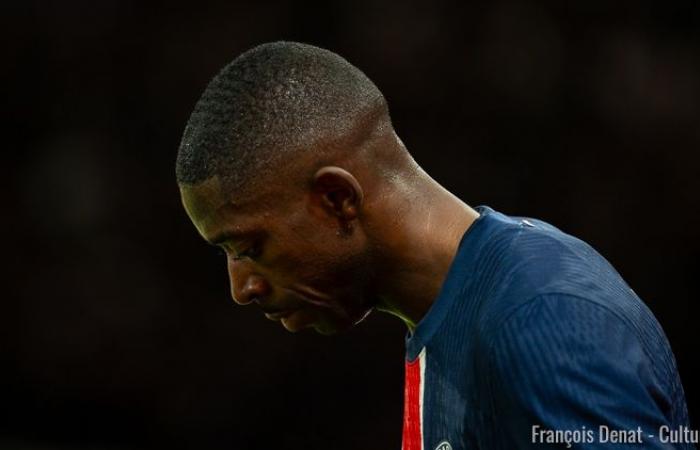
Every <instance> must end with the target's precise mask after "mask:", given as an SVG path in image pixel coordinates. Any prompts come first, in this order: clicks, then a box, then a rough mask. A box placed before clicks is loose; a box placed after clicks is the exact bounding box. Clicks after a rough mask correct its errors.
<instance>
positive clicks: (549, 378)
mask: <svg viewBox="0 0 700 450" xmlns="http://www.w3.org/2000/svg"><path fill="white" fill-rule="evenodd" d="M488 342H489V344H488V346H487V350H486V351H487V354H488V356H487V358H486V360H487V365H488V367H487V368H486V372H487V376H488V379H487V381H486V382H485V385H486V386H488V391H489V393H488V397H489V398H490V402H488V404H489V408H490V409H491V411H489V412H488V413H490V415H491V416H492V417H493V418H494V419H495V423H496V427H497V429H496V430H494V433H491V439H492V440H493V442H492V443H488V444H491V445H489V446H488V448H509V449H525V448H527V449H531V448H542V449H545V448H546V449H552V448H576V449H594V448H620V449H623V448H624V449H630V448H645V449H661V448H663V449H669V448H685V447H683V446H679V447H674V446H673V445H671V444H668V443H662V442H661V441H660V439H659V429H660V427H661V426H663V425H667V426H670V425H671V424H670V423H669V421H668V420H667V417H666V416H665V414H664V410H665V409H667V406H668V403H669V402H670V400H669V398H670V397H669V395H667V393H666V392H665V386H664V385H663V384H662V383H659V382H658V381H657V377H656V376H655V374H654V371H653V363H654V361H653V355H648V354H646V353H645V351H644V347H643V345H642V344H641V342H640V339H639V338H638V336H637V334H636V333H635V332H634V331H633V328H632V327H630V326H629V324H628V323H626V322H625V319H623V318H621V317H619V316H618V315H616V314H615V313H613V312H612V311H610V310H609V309H608V308H606V307H604V306H601V305H599V304H597V303H594V302H591V301H589V300H586V299H584V298H579V297H575V296H567V295H544V296H539V297H537V298H535V299H533V300H531V301H529V302H527V303H525V304H524V305H522V306H520V307H519V308H518V309H516V310H515V311H514V312H513V313H512V314H510V316H508V317H507V319H506V320H505V321H503V323H502V325H501V326H499V327H498V328H497V329H496V330H495V332H494V333H493V334H492V337H491V339H490V340H489V341H488ZM613 435H614V436H613ZM650 435H653V437H650ZM620 439H622V440H624V441H625V442H621V441H620ZM638 439H641V443H639V442H637V440H638Z"/></svg>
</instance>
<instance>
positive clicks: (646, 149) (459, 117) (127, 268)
mask: <svg viewBox="0 0 700 450" xmlns="http://www.w3.org/2000/svg"><path fill="white" fill-rule="evenodd" d="M1 8H2V10H3V12H2V19H1V20H2V21H3V24H2V29H3V31H4V33H5V34H6V37H5V38H4V39H3V43H2V45H3V47H4V48H5V51H4V55H3V56H4V57H3V61H2V65H3V69H2V71H1V72H2V73H1V75H0V77H2V85H3V91H4V96H5V100H4V104H5V107H6V108H5V109H6V111H5V113H4V114H3V116H4V117H3V125H4V127H5V131H4V133H3V135H4V136H5V138H4V141H3V150H4V153H3V154H4V155H5V156H4V159H3V163H2V166H3V167H5V169H4V170H5V173H6V179H7V180H9V181H8V184H7V185H6V189H7V190H9V195H4V196H3V197H2V198H4V199H5V200H4V201H3V202H4V207H3V220H2V221H1V222H0V223H1V225H0V226H1V227H2V228H1V231H2V235H3V237H4V239H3V240H4V248H5V249H6V250H5V255H6V256H5V261H6V264H5V269H4V271H3V276H4V277H6V280H5V281H4V282H3V288H4V289H3V291H4V292H5V293H4V294H3V296H2V298H3V301H2V304H1V305H0V306H1V309H0V311H1V312H0V330H1V331H0V333H1V334H0V337H1V339H0V349H1V350H2V360H3V366H4V367H3V370H2V371H1V372H0V386H2V392H1V394H2V397H1V398H2V408H0V448H2V449H13V450H30V449H31V450H48V449H51V450H54V449H56V450H58V449H92V450H103V449H110V450H112V449H114V450H122V449H160V448H169V449H201V450H219V449H302V448H303V449H336V450H344V449H348V450H349V449H391V448H393V449H398V448H399V446H400V434H401V426H402V409H403V406H402V399H403V354H404V353H403V352H404V347H403V339H404V333H405V329H404V327H403V325H402V324H401V323H400V322H399V321H398V320H397V319H394V318H391V317H389V316H382V315H381V314H374V315H373V316H371V317H370V318H369V319H368V320H367V321H366V322H365V323H363V324H362V325H361V326H359V327H357V328H356V329H355V330H353V331H352V332H351V333H349V334H346V335H342V336H337V337H331V338H328V337H322V336H317V335H314V334H313V333H301V334H296V335H290V334H288V333H287V332H286V331H284V330H283V328H282V327H281V326H280V325H279V324H277V323H273V322H270V321H268V320H266V319H265V318H264V317H263V316H262V314H261V313H260V312H259V311H257V310H255V309H254V308H240V307H233V306H232V302H231V301H230V299H229V298H228V286H227V278H226V273H225V267H224V261H223V259H222V257H219V256H217V255H216V254H215V253H214V252H213V251H212V250H211V249H210V248H208V247H207V246H206V245H205V244H204V243H203V242H202V241H201V240H200V238H199V237H198V236H197V235H196V233H195V231H194V229H193V227H192V226H191V225H190V223H189V222H188V219H187V217H186V216H185V214H184V212H183V211H182V209H181V207H180V204H179V197H178V192H177V187H176V184H175V180H174V159H175V154H176V151H177V147H178V142H179V139H180V136H181V133H182V130H183V127H184V124H185V122H186V120H187V118H188V116H189V113H190V111H191V109H192V107H193V105H194V103H195V101H196V100H197V98H198V97H199V95H200V93H201V92H202V90H203V89H204V87H205V85H206V83H207V82H208V80H209V79H210V78H211V77H212V76H213V75H214V74H215V73H216V72H217V71H218V69H219V68H220V67H222V66H223V65H224V64H226V63H227V62H229V61H230V60H231V59H233V58H234V57H235V56H236V55H237V54H238V53H240V52H242V51H243V50H245V49H247V48H249V47H251V46H253V45H255V44H258V43H262V42H265V41H271V40H279V39H288V40H301V41H305V42H309V43H312V44H316V45H320V46H323V47H327V48H330V49H332V50H334V51H336V52H338V53H340V54H341V55H344V56H345V57H346V58H347V59H349V60H350V61H351V62H352V63H354V64H355V65H357V66H358V67H360V68H361V69H363V70H364V71H365V72H366V73H367V74H368V75H369V76H370V78H372V79H373V80H374V81H375V82H376V83H377V85H378V86H379V87H380V89H382V90H383V92H384V93H385V95H386V96H387V98H388V99H389V102H390V105H391V111H392V116H393V119H394V122H395V126H396V128H397V130H398V132H399V134H400V136H401V137H402V138H403V140H404V142H405V143H406V145H407V146H408V148H409V149H410V150H411V151H412V153H413V154H414V156H415V158H416V159H417V160H418V162H419V163H420V164H421V165H422V166H423V167H424V168H425V169H426V170H427V171H428V172H429V173H431V174H432V175H433V176H434V177H435V178H436V179H437V180H438V181H439V182H441V183H443V184H444V185H445V186H446V187H447V188H448V189H450V190H451V191H452V192H454V193H456V194H457V195H458V196H460V197H461V198H462V199H464V200H465V201H466V202H467V203H469V204H471V205H478V204H488V205H490V206H492V207H494V208H496V209H498V210H501V211H503V212H505V213H508V214H514V215H529V216H532V217H537V218H541V219H544V220H547V221H549V222H551V223H553V224H555V225H557V226H559V227H560V228H562V229H564V230H565V231H567V232H570V233H573V234H575V235H577V236H579V237H581V238H583V239H585V240H587V241H588V242H590V243H591V244H592V245H593V246H594V247H596V248H597V249H598V250H599V251H600V252H601V253H602V254H603V255H605V256H606V257H607V258H608V259H609V260H611V261H612V263H613V264H614V265H615V266H616V267H617V268H618V270H619V271H620V272H621V273H622V275H623V276H624V277H625V278H626V280H627V281H628V282H629V284H630V285H631V286H632V287H633V288H634V289H635V291H636V292H637V293H638V294H639V295H640V296H641V297H642V298H643V299H644V300H645V301H646V302H647V304H648V305H649V306H650V307H651V309H652V310H653V311H654V313H655V314H656V316H657V317H658V319H659V321H660V322H661V324H662V325H663V327H664V329H665V330H666V333H667V335H668V337H669V339H670V341H671V344H672V347H673V349H674V351H675V354H676V358H677V362H678V366H679V370H680V374H681V377H682V379H683V380H684V384H685V389H686V394H687V398H688V403H689V408H690V413H691V417H692V419H693V422H694V427H698V426H700V423H699V422H700V417H699V416H700V382H698V378H699V377H700V369H699V368H698V362H700V355H699V353H698V337H699V335H700V333H699V332H698V329H699V328H700V326H699V324H698V316H697V315H695V312H696V309H695V304H694V303H695V302H696V301H697V295H696V294H694V293H693V292H695V291H693V290H691V288H692V286H693V285H695V284H696V283H697V281H696V279H697V275H698V272H697V266H696V265H695V261H696V259H697V255H698V250H699V248H698V247H699V245H698V244H699V240H698V227H699V226H700V223H699V222H700V221H699V218H700V208H699V202H698V194H700V189H699V188H700V177H699V173H700V170H698V169H699V163H700V157H699V156H698V150H699V149H700V146H699V145H700V4H699V3H698V2H697V1H692V0H688V1H649V0H642V1H614V2H611V1H607V0H586V1H571V2H561V1H544V2H543V1H539V2H535V1H502V0H496V1H491V2H483V3H482V2H479V3H470V2H460V3H456V2H455V3H446V2H440V1H424V2H417V3H412V4H410V3H407V2H400V1H381V2H376V1H369V0H359V1H354V2H344V3H332V2H321V1H310V2H304V3H303V5H302V2H292V1H287V2H276V3H268V2H264V1H247V2H238V1H228V2H219V3H210V4H208V5H206V6H205V5H200V4H197V3H194V2H190V3H184V2H182V3H179V2H162V3H146V2H136V1H125V0H120V1H114V0H111V1H110V0H108V1H101V2H89V1H62V2H58V1H44V2H36V1H22V2H19V1H8V2H3V6H2V7H1ZM3 185H5V181H3Z"/></svg>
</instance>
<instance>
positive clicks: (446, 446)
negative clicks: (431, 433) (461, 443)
mask: <svg viewBox="0 0 700 450" xmlns="http://www.w3.org/2000/svg"><path fill="white" fill-rule="evenodd" d="M435 450H452V446H451V445H450V443H449V442H447V441H442V442H440V443H439V444H438V446H437V447H435Z"/></svg>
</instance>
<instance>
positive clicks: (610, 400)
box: [403, 206, 697, 450]
mask: <svg viewBox="0 0 700 450" xmlns="http://www.w3.org/2000/svg"><path fill="white" fill-rule="evenodd" d="M477 210H478V212H479V213H480V214H481V216H480V217H479V218H478V219H477V220H476V221H475V222H474V223H473V224H472V226H471V227H470V228H469V230H468V231H467V232H466V233H465V235H464V236H463V237H462V240H461V242H460V244H459V249H458V251H457V254H456V256H455V258H454V261H453V262H452V265H451V266H450V269H449V272H448V275H447V277H446V280H445V282H444V283H443V286H442V288H441V291H440V293H439V295H438V297H437V299H436V300H435V302H434V303H433V305H432V306H431V308H430V310H429V311H428V312H427V314H426V315H425V316H424V317H423V319H422V320H421V321H420V322H419V323H418V325H417V327H416V329H415V330H414V332H413V333H412V334H411V333H409V334H408V335H407V337H406V385H405V409H404V433H403V450H450V449H452V450H467V449H488V450H495V449H509V450H512V449H521V448H528V449H529V448H543V449H545V448H546V449H551V448H578V449H591V448H621V449H622V448H624V449H630V448H649V449H657V448H659V449H660V448H678V449H693V448H695V446H694V445H693V444H692V442H693V434H692V432H693V430H690V428H689V422H688V412H687V407H686V402H685V396H684V393H683V388H682V386H681V381H680V377H679V375H678V371H677V369H676V363H675V359H674V356H673V353H672V352H671V348H670V345H669V343H668V340H667V339H666V337H665V335H664V332H663V330H662V329H661V326H660V325H659V323H658V322H657V321H656V319H655V318H654V316H653V314H652V313H651V311H650V310H649V309H648V308H647V307H646V306H645V305H644V303H643V302H642V301H641V300H640V299H639V298H638V297H637V295H636V294H635V293H634V291H633V290H632V289H630V287H629V286H628V285H627V284H626V283H625V282H624V281H623V280H622V278H621V277H620V275H619V274H618V273H617V272H616V271H615V269H613V267H612V266H611V265H610V264H609V263H608V262H607V261H606V260H605V258H603V257H602V256H601V255H600V254H598V253H597V252H596V251H595V250H593V249H592V248H591V247H590V246H589V245H588V244H586V243H585V242H583V241H581V240H579V239H577V238H575V237H572V236H570V235H568V234H565V233H563V232H561V231H560V230H558V229H556V228H555V227H553V226H551V225H549V224H547V223H544V222H542V221H539V220H535V219H524V218H515V217H509V216H505V215H503V214H501V213H498V212H496V211H494V210H492V209H490V208H488V207H484V206H482V207H478V208H477ZM694 436H695V440H697V431H696V432H695V435H694ZM679 441H680V442H679ZM688 442H690V443H688Z"/></svg>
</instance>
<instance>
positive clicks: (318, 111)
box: [176, 42, 389, 189]
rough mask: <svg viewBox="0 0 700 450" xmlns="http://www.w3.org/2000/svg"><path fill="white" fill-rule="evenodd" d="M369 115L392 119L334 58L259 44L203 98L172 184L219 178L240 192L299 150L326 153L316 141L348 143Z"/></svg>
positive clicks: (299, 47)
mask: <svg viewBox="0 0 700 450" xmlns="http://www.w3.org/2000/svg"><path fill="white" fill-rule="evenodd" d="M368 117H369V118H375V119H376V118H377V117H385V118H386V119H387V120H389V119H388V117H389V114H388V109H387V105H386V101H385V99H384V96H383V95H382V93H381V92H380V91H379V89H378V88H377V86H375V84H374V83H373V82H372V81H371V80H370V79H369V78H368V77H367V76H366V75H365V74H364V73H362V72H361V71H360V70H359V69H358V68H356V67H355V66H353V65H352V64H350V63H349V62H347V61H346V60H345V59H343V58H342V57H340V56H339V55H337V54H335V53H333V52H331V51H328V50H325V49H321V48H318V47H314V46H311V45H307V44H301V43H297V42H273V43H267V44H262V45H259V46H257V47H254V48H252V49H250V50H248V51H246V52H245V53H243V54H241V55H240V56H238V57H237V58H236V59H234V60H233V61H232V62H231V63H230V64H228V65H227V66H226V67H224V68H223V69H222V70H221V72H219V74H218V75H216V76H215V77H214V79H212V81H211V82H210V83H209V85H208V86H207V88H206V89H205V91H204V93H203V94H202V96H201V97H200V99H199V101H198V102H197V104H196V106H195V108H194V111H193V112H192V115H191V116H190V118H189V121H188V123H187V127H186V128H185V131H184V134H183V137H182V141H181V143H180V148H179V151H178V155H177V164H176V174H177V181H178V183H180V184H189V185H193V184H197V183H200V182H202V181H204V180H207V179H208V178H210V177H212V176H216V175H218V176H219V178H220V180H221V181H222V182H223V183H224V184H225V186H226V187H227V188H228V189H242V188H243V187H244V186H246V185H249V184H251V183H252V181H254V180H260V179H265V178H266V177H267V176H269V175H271V174H272V173H275V172H279V171H280V170H283V169H284V167H285V166H286V167H289V165H290V164H291V163H292V162H293V161H294V160H295V159H296V158H298V157H299V156H301V155H302V153H308V152H323V151H324V149H323V148H320V147H323V146H319V145H318V144H319V143H324V142H328V141H329V140H334V139H343V138H347V137H348V136H349V135H351V134H352V133H355V132H356V129H357V128H358V127H359V126H360V124H361V123H362V121H367V120H368V119H367V118H368ZM347 150H351V149H347ZM319 156H320V157H322V156H323V155H319Z"/></svg>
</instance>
